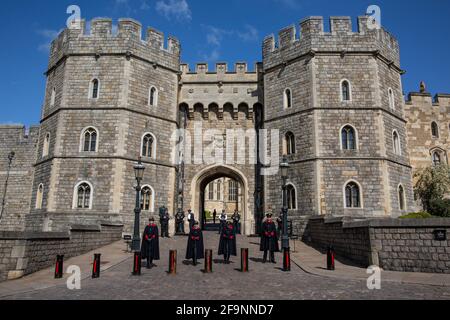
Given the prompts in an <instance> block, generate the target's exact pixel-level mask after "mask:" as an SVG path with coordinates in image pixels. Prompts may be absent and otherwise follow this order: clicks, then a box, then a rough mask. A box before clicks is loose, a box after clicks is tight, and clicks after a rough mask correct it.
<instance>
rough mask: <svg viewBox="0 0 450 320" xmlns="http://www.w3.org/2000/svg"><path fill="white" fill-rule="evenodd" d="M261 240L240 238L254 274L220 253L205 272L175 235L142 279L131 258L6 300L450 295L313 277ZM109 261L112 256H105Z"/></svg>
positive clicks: (208, 239) (210, 244) (449, 293)
mask: <svg viewBox="0 0 450 320" xmlns="http://www.w3.org/2000/svg"><path fill="white" fill-rule="evenodd" d="M258 243H259V239H258V238H247V237H239V239H238V246H239V247H241V248H242V247H247V248H249V249H250V259H251V263H250V268H251V272H250V273H241V272H240V271H239V267H240V261H239V257H233V259H232V260H233V263H232V264H230V265H225V264H222V263H221V262H222V258H221V257H217V256H215V263H214V266H213V271H214V272H213V273H212V274H204V273H203V272H202V269H203V264H201V265H198V266H197V267H194V266H192V265H191V264H190V263H187V262H186V261H184V255H185V246H186V238H185V237H175V238H172V239H169V240H168V239H162V240H161V255H162V260H161V261H158V262H156V264H157V266H156V267H154V268H153V269H151V270H147V269H143V274H142V276H140V277H134V276H131V274H130V271H131V269H132V259H131V257H129V258H127V259H125V260H124V261H122V262H118V264H116V265H115V266H112V267H111V268H109V269H108V270H106V271H105V272H103V273H102V275H101V278H100V279H90V278H87V279H85V280H83V281H82V285H81V290H68V289H67V287H66V285H65V280H61V282H59V283H60V284H59V285H57V286H54V287H51V288H47V289H41V290H34V291H30V292H26V293H14V294H13V295H6V296H5V295H3V297H2V298H1V299H39V300H47V299H57V300H76V299H88V300H92V299H100V300H122V299H123V300H125V299H133V300H136V299H138V300H139V299H151V300H155V299H156V300H159V299H160V300H197V299H199V300H218V299H227V300H250V299H264V300H297V299H420V300H422V299H450V287H449V286H446V287H445V286H444V287H441V286H431V285H417V284H401V283H396V282H390V281H385V282H382V288H381V290H369V289H367V286H366V281H365V280H347V279H338V278H330V277H325V276H318V275H311V274H310V273H306V272H304V271H303V270H302V269H301V268H299V267H298V266H297V265H294V264H293V266H292V272H290V273H284V272H282V271H281V269H280V268H281V263H280V262H281V257H280V256H278V257H277V258H278V259H277V260H278V261H277V262H278V264H276V265H274V264H263V263H262V262H261V259H260V258H261V254H260V252H259V246H258ZM217 246H218V235H217V233H215V232H205V247H206V248H211V249H214V252H215V253H217ZM169 249H176V250H178V274H177V275H176V276H170V275H168V274H167V269H168V260H169V259H168V251H169ZM103 259H105V260H107V259H108V257H107V256H104V257H103ZM202 262H203V261H202ZM66 267H67V266H66ZM31 277H33V276H31ZM31 280H32V278H30V277H29V279H28V281H31ZM19 281H20V280H19ZM0 288H1V284H0Z"/></svg>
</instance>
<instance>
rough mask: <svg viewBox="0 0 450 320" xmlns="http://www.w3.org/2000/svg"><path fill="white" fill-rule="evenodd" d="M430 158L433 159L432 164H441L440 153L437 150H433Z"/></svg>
mask: <svg viewBox="0 0 450 320" xmlns="http://www.w3.org/2000/svg"><path fill="white" fill-rule="evenodd" d="M432 159H433V166H438V165H440V164H441V155H440V153H439V152H438V151H435V152H433V155H432Z"/></svg>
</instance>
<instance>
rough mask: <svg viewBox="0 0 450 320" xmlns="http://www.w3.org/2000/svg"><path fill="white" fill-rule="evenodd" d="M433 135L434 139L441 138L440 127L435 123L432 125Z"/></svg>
mask: <svg viewBox="0 0 450 320" xmlns="http://www.w3.org/2000/svg"><path fill="white" fill-rule="evenodd" d="M431 135H432V136H433V138H439V126H438V124H437V123H436V122H434V121H433V122H432V123H431Z"/></svg>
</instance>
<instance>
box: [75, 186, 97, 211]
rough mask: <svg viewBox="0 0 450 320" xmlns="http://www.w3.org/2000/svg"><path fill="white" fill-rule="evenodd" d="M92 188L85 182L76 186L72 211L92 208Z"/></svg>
mask: <svg viewBox="0 0 450 320" xmlns="http://www.w3.org/2000/svg"><path fill="white" fill-rule="evenodd" d="M92 191H93V190H92V187H91V185H90V184H89V183H87V182H81V183H79V184H78V185H77V186H76V189H75V199H76V203H75V206H74V209H91V208H92Z"/></svg>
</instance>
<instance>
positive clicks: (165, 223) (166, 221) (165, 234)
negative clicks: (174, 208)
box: [161, 209, 170, 238]
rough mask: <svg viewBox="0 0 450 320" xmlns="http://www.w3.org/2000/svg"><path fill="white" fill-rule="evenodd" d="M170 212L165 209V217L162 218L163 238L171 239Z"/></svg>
mask: <svg viewBox="0 0 450 320" xmlns="http://www.w3.org/2000/svg"><path fill="white" fill-rule="evenodd" d="M169 220H170V216H169V210H168V209H165V210H164V213H163V215H162V216H161V238H170V237H169Z"/></svg>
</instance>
